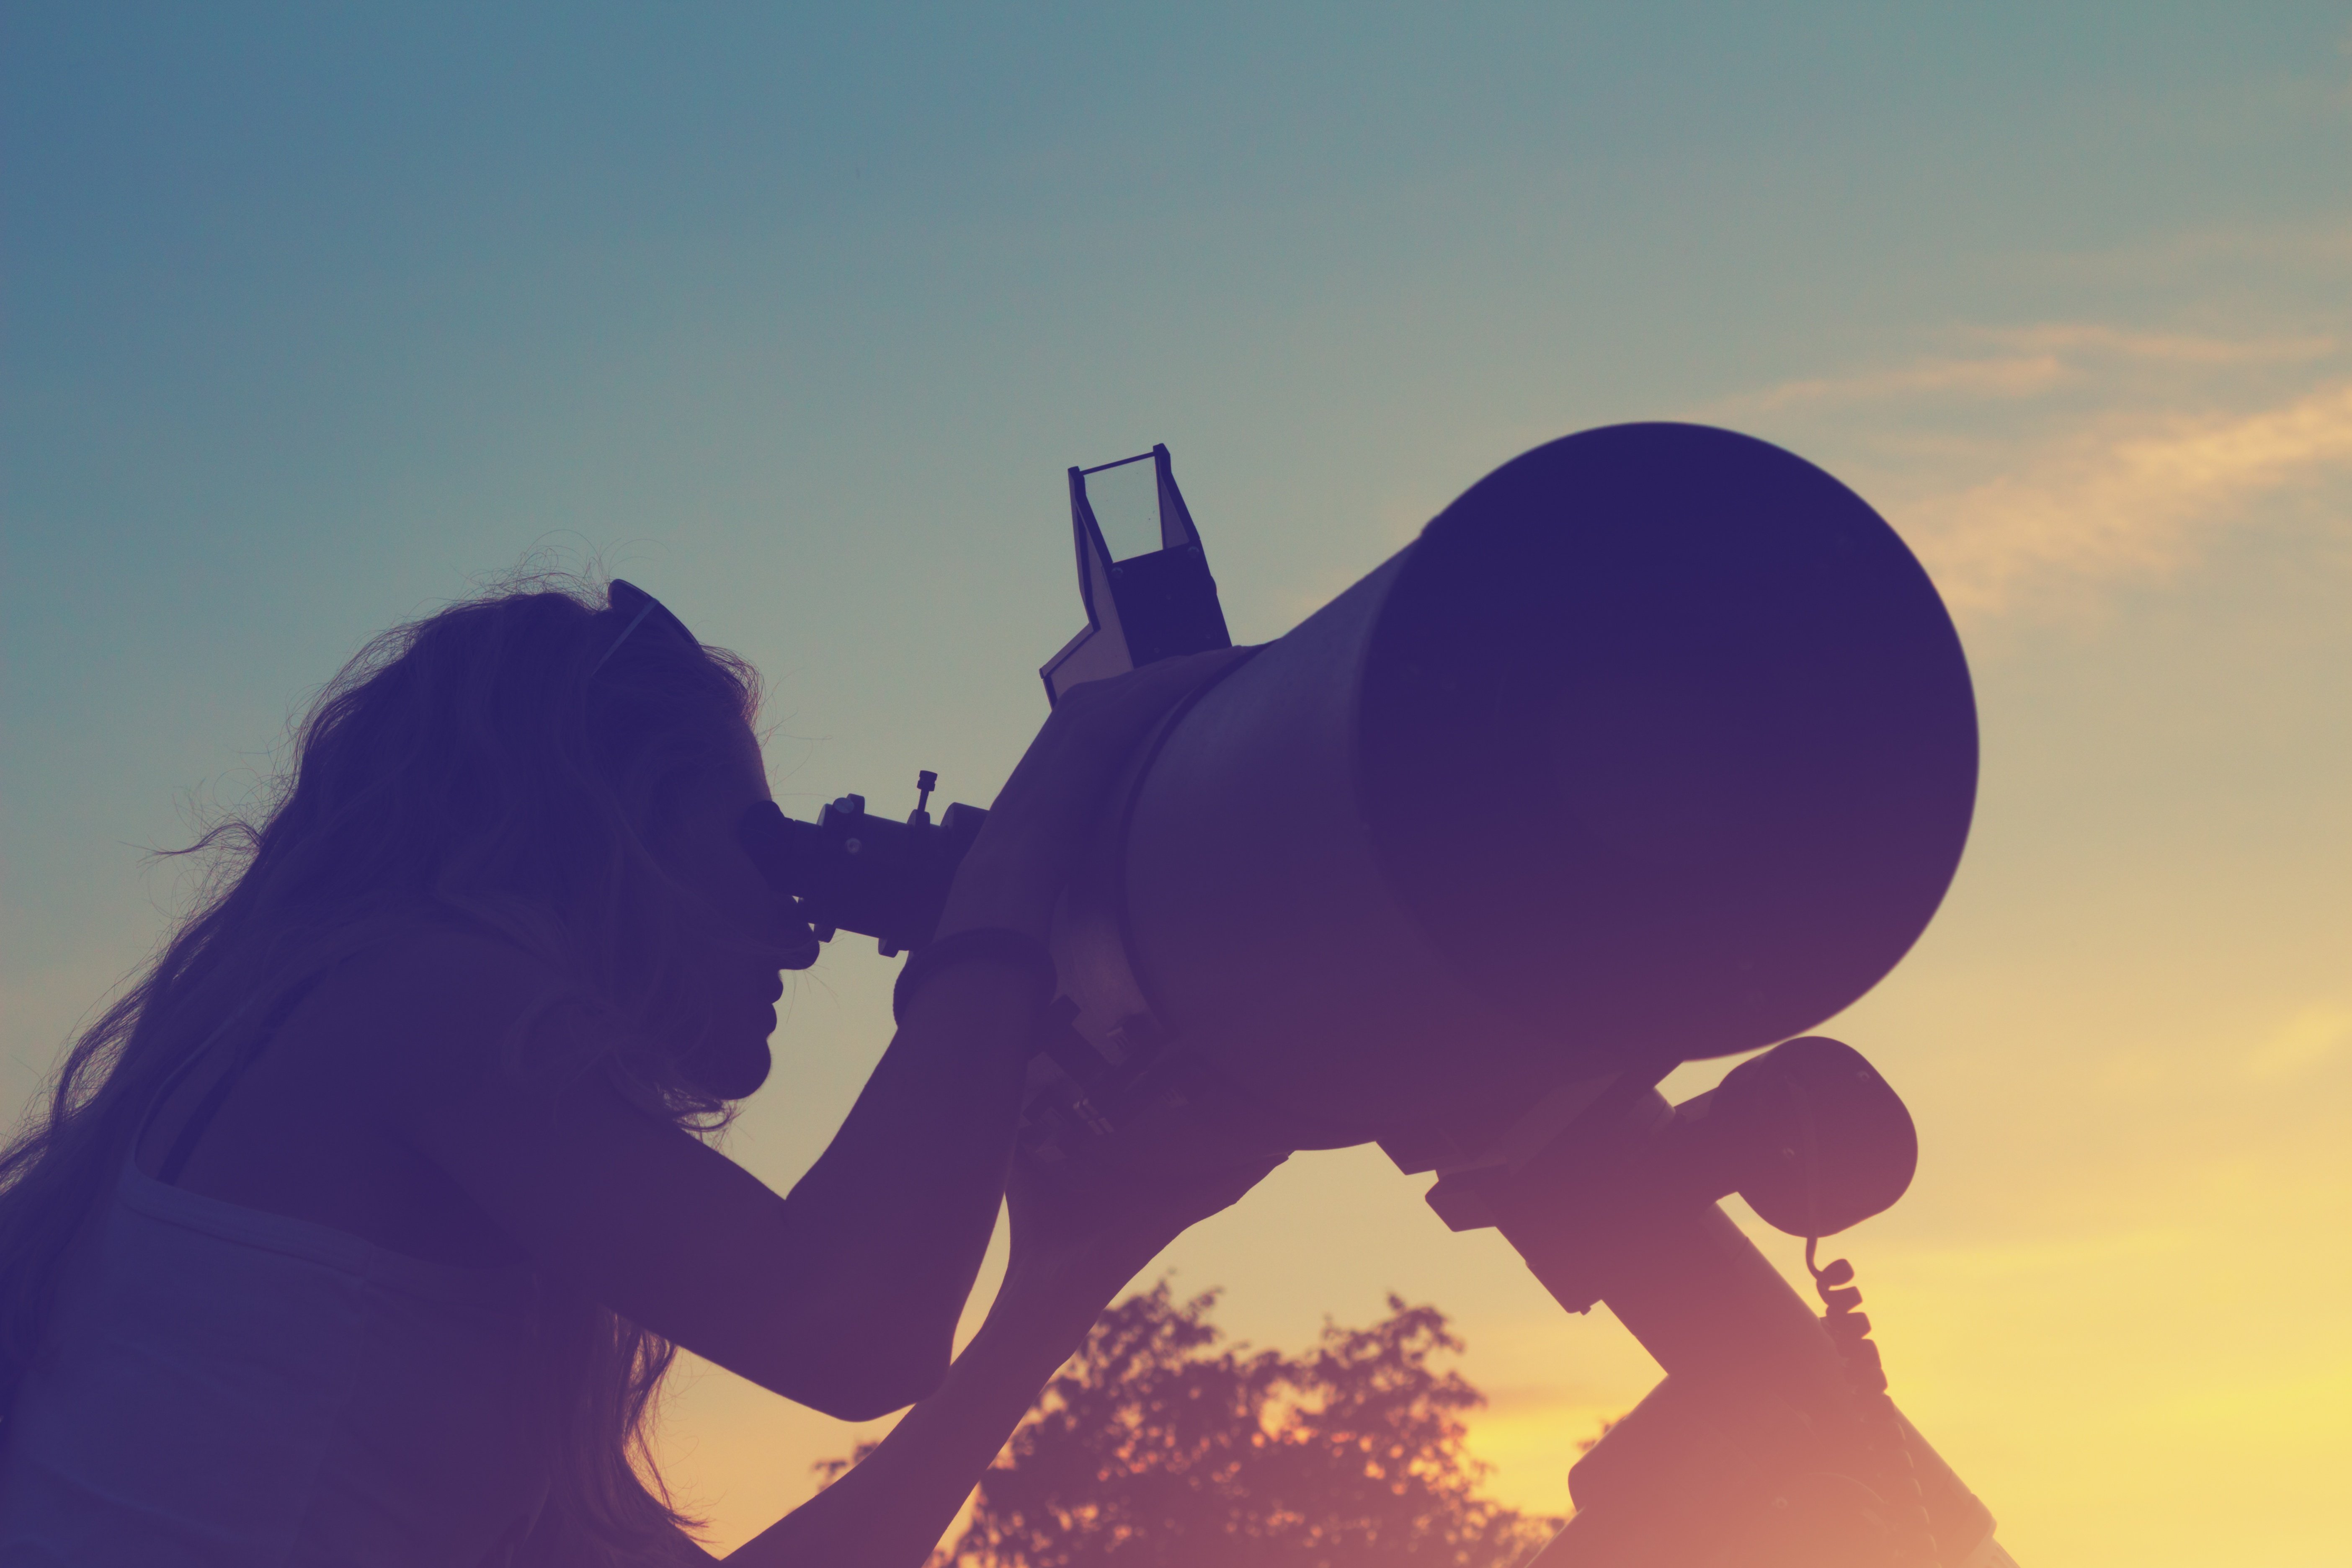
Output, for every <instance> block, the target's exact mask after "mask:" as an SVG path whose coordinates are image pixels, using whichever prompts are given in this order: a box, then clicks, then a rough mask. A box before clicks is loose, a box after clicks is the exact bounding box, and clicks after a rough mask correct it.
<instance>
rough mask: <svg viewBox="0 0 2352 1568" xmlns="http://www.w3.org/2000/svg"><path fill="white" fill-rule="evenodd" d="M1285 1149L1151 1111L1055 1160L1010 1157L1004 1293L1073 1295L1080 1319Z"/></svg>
mask: <svg viewBox="0 0 2352 1568" xmlns="http://www.w3.org/2000/svg"><path fill="white" fill-rule="evenodd" d="M1286 1158H1288V1155H1287V1154H1286V1153H1284V1152H1279V1151H1269V1150H1266V1149H1263V1148H1251V1147H1247V1146H1244V1145H1243V1144H1241V1143H1238V1142H1234V1140H1232V1139H1231V1138H1230V1137H1228V1136H1226V1135H1225V1134H1224V1133H1223V1131H1222V1130H1221V1129H1219V1128H1218V1127H1217V1126H1215V1125H1214V1124H1213V1123H1212V1122H1210V1121H1207V1120H1206V1119H1204V1118H1202V1116H1201V1115H1200V1114H1199V1113H1198V1112H1197V1111H1195V1110H1191V1109H1189V1108H1180V1107H1174V1106H1166V1105H1162V1106H1155V1107H1152V1108H1151V1109H1150V1110H1147V1111H1146V1112H1144V1113H1143V1115H1142V1116H1141V1117H1139V1119H1138V1120H1137V1121H1136V1122H1135V1124H1133V1125H1131V1126H1129V1127H1126V1128H1123V1129H1121V1130H1120V1131H1119V1132H1118V1134H1117V1135H1116V1136H1115V1137H1114V1138H1112V1139H1110V1140H1108V1142H1106V1143H1105V1144H1103V1145H1098V1146H1095V1147H1089V1148H1084V1149H1081V1150H1080V1152H1077V1153H1076V1154H1072V1155H1068V1156H1066V1157H1064V1158H1062V1159H1059V1160H1053V1161H1046V1160H1041V1159H1039V1158H1038V1157H1037V1156H1036V1155H1034V1154H1033V1153H1031V1152H1029V1151H1028V1150H1026V1149H1022V1150H1019V1151H1018V1152H1016V1153H1015V1155H1014V1157H1013V1173H1012V1177H1011V1179H1010V1180H1009V1181H1008V1182H1007V1183H1006V1184H1005V1197H1006V1201H1007V1203H1008V1205H1010V1207H1011V1209H1012V1217H1013V1256H1012V1258H1011V1260H1010V1264H1009V1266H1008V1268H1007V1272H1006V1282H1007V1285H1008V1286H1009V1287H1018V1288H1022V1289H1033V1290H1043V1291H1045V1292H1047V1293H1050V1294H1055V1295H1067V1296H1072V1297H1075V1298H1077V1300H1074V1301H1073V1303H1072V1304H1073V1305H1077V1306H1081V1307H1082V1308H1083V1309H1084V1310H1087V1312H1088V1313H1089V1314H1091V1312H1092V1311H1093V1310H1096V1309H1097V1308H1099V1307H1100V1306H1101V1304H1102V1303H1103V1302H1105V1301H1107V1300H1109V1299H1110V1298H1111V1297H1112V1296H1113V1295H1115V1294H1117V1292H1118V1289H1119V1288H1120V1287H1121V1286H1123V1285H1125V1284H1126V1283H1127V1282H1128V1281H1129V1279H1133V1278H1134V1277H1135V1276H1136V1275H1137V1274H1139V1273H1140V1272H1141V1271H1142V1270H1143V1269H1144V1268H1146V1267H1148V1266H1149V1265H1150V1262H1151V1260H1152V1258H1156V1257H1158V1256H1159V1254H1160V1250H1161V1249H1162V1248H1164V1247H1166V1246H1167V1245H1168V1244H1169V1243H1170V1242H1171V1241H1173V1240H1175V1239H1176V1237H1179V1236H1181V1235H1182V1234H1183V1233H1184V1231H1186V1230H1187V1229H1189V1228H1190V1227H1191V1226H1193V1225H1195V1224H1197V1223H1199V1222H1200V1221H1202V1220H1204V1219H1206V1218H1208V1217H1209V1216H1210V1215H1213V1214H1215V1213H1217V1212H1218V1211H1220V1210H1222V1209H1225V1208H1229V1207H1231V1206H1232V1205H1234V1204H1235V1203H1237V1202H1239V1201H1240V1199H1241V1197H1242V1195H1243V1194H1244V1193H1247V1192H1248V1191H1249V1190H1250V1189H1251V1188H1252V1187H1254V1186H1255V1185H1257V1184H1258V1183H1259V1182H1260V1181H1261V1180H1263V1179H1264V1178H1265V1175H1266V1173H1268V1172H1270V1171H1272V1170H1273V1169H1274V1168H1275V1167H1276V1165H1279V1164H1281V1163H1283V1161H1284V1160H1286Z"/></svg>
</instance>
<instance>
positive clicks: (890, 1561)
mask: <svg viewBox="0 0 2352 1568" xmlns="http://www.w3.org/2000/svg"><path fill="white" fill-rule="evenodd" d="M1178 1114H1179V1113H1172V1112H1170V1113H1164V1117H1165V1118H1167V1119H1173V1118H1174V1117H1175V1116H1177V1115H1178ZM1160 1133H1161V1137H1162V1139H1163V1140H1164V1138H1165V1134H1166V1129H1165V1128H1163V1129H1161V1130H1160ZM1134 1142H1143V1140H1135V1141H1134ZM1272 1164H1273V1163H1272V1162H1269V1161H1267V1160H1265V1159H1264V1158H1262V1157H1261V1158H1257V1159H1254V1160H1249V1161H1247V1162H1246V1163H1241V1164H1234V1165H1222V1166H1216V1167H1213V1168H1211V1169H1209V1170H1207V1171H1206V1172H1199V1171H1197V1170H1196V1171H1194V1172H1192V1173H1186V1174H1182V1175H1168V1174H1159V1175H1139V1174H1137V1173H1135V1172H1134V1171H1133V1170H1132V1169H1131V1168H1114V1167H1111V1166H1108V1164H1106V1163H1101V1162H1099V1161H1097V1160H1092V1159H1087V1160H1077V1161H1072V1162H1068V1163H1064V1164H1062V1165H1060V1166H1039V1165H1036V1164H1034V1163H1032V1162H1030V1161H1029V1160H1028V1159H1027V1158H1026V1157H1025V1156H1024V1158H1023V1160H1022V1161H1021V1162H1020V1164H1019V1166H1018V1168H1017V1169H1016V1172H1015V1176H1014V1180H1013V1185H1012V1190H1011V1194H1010V1196H1011V1200H1012V1205H1013V1258H1012V1261H1011V1264H1010V1266H1009V1267H1008V1268H1006V1270H1005V1276H1004V1284H1003V1289H1000V1290H999V1291H998V1292H997V1296H996V1300H995V1303H994V1304H993V1305H992V1307H991V1308H990V1310H989V1314H988V1321H986V1322H985V1323H983V1324H982V1327H981V1331H980V1332H979V1333H978V1334H977V1335H976V1336H974V1338H973V1339H972V1342H971V1344H970V1345H968V1346H967V1347H965V1350H964V1352H963V1354H962V1355H961V1356H959V1357H958V1358H956V1363H955V1365H954V1366H953V1367H952V1368H951V1369H950V1372H949V1373H948V1376H947V1381H946V1382H945V1383H944V1384H941V1386H940V1390H939V1392H938V1393H937V1394H933V1395H932V1396H931V1397H930V1398H929V1399H926V1400H924V1401H923V1402H922V1403H921V1404H919V1405H916V1406H915V1407H914V1408H913V1409H912V1410H909V1411H908V1413H907V1414H906V1415H905V1416H904V1417H903V1418H902V1419H901V1420H900V1421H899V1423H898V1426H895V1427H893V1428H892V1429H891V1431H890V1434H889V1436H887V1437H885V1438H884V1439H883V1440H882V1443H881V1445H880V1446H879V1447H877V1448H876V1449H875V1450H874V1452H873V1453H871V1454H869V1455H867V1456H866V1458H865V1459H863V1460H861V1461H860V1462H859V1463H858V1464H857V1465H856V1468H853V1469H851V1470H850V1471H849V1473H848V1474H847V1475H845V1476H843V1477H842V1478H841V1479H839V1480H837V1481H835V1482H834V1483H833V1485H831V1486H829V1487H827V1488H826V1489H824V1491H822V1492H819V1493H818V1494H817V1495H816V1496H815V1497H814V1498H813V1499H811V1500H809V1501H808V1502H806V1503H804V1504H803V1505H802V1506H801V1507H800V1508H799V1509H797V1510H793V1512H792V1513H791V1514H789V1515H787V1516H786V1517H785V1518H784V1519H783V1520H782V1521H779V1522H778V1523H777V1524H775V1525H774V1526H772V1528H770V1529H769V1530H767V1531H764V1532H762V1533H761V1535H759V1536H758V1537H756V1538H754V1539H753V1540H751V1542H747V1543H746V1544H745V1545H743V1546H742V1547H741V1548H740V1550H738V1551H736V1552H733V1553H731V1554H730V1556H729V1557H728V1558H727V1559H726V1561H727V1562H729V1563H736V1564H740V1565H742V1568H817V1565H820V1564H822V1565H824V1568H920V1565H921V1564H922V1563H924V1562H925V1561H926V1559H928V1558H929V1555H930V1552H931V1550H932V1548H933V1547H934V1546H936V1545H937V1544H938V1542H939V1539H940V1535H941V1534H942V1533H943V1532H945V1531H946V1530H947V1528H948V1527H949V1525H950V1523H952V1522H953V1521H954V1519H955V1515H956V1511H957V1510H959V1509H961V1507H962V1506H963V1502H964V1499H965V1498H966V1497H968V1496H970V1495H971V1489H972V1486H973V1484H974V1483H975V1482H976V1481H978V1480H979V1479H980V1478H981V1476H982V1472H984V1471H985V1470H986V1469H987V1468H988V1466H989V1464H990V1462H991V1461H992V1460H993V1459H994V1458H995V1457H996V1456H997V1454H998V1453H999V1452H1000V1451H1001V1450H1002V1449H1003V1447H1004V1443H1005V1440H1006V1439H1007V1438H1008V1437H1010V1436H1012V1434H1013V1429H1014V1427H1016V1426H1018V1425H1019V1424H1020V1421H1021V1418H1022V1416H1023V1415H1025V1414H1027V1412H1028V1410H1029V1408H1030V1405H1032V1404H1033V1403H1034V1401H1035V1399H1036V1397H1037V1394H1038V1391H1039V1390H1040V1389H1042V1388H1043V1387H1044V1386H1045V1383H1046V1381H1047V1380H1048V1379H1049V1378H1051V1377H1052V1376H1053V1375H1054V1373H1055V1369H1056V1368H1058V1367H1059V1366H1061V1364H1062V1363H1064V1362H1065V1361H1066V1360H1068V1359H1069V1357H1070V1356H1071V1355H1072V1354H1074V1353H1075V1352H1076V1351H1077V1349H1078V1347H1079V1346H1080V1345H1081V1344H1082V1343H1084V1342H1085V1340H1086V1336H1087V1330H1088V1329H1090V1328H1091V1327H1093V1325H1094V1321H1095V1319H1096V1317H1097V1314H1099V1313H1100V1311H1101V1310H1102V1308H1103V1307H1104V1306H1105V1305H1106V1304H1107V1303H1108V1301H1109V1300H1110V1299H1111V1298H1112V1297H1113V1296H1115V1295H1116V1294H1118V1290H1119V1289H1121V1288H1122V1287H1123V1286H1125V1285H1126V1283H1127V1282H1128V1281H1129V1279H1133V1278H1134V1277H1135V1275H1136V1274H1137V1273H1139V1271H1140V1270H1141V1269H1142V1268H1145V1267H1146V1266H1148V1265H1149V1264H1150V1260H1151V1258H1153V1257H1154V1256H1156V1255H1157V1254H1158V1252H1159V1251H1160V1248H1161V1247H1163V1246H1165V1245H1166V1244H1167V1243H1168V1242H1169V1241H1170V1240H1172V1239H1173V1238H1174V1237H1176V1236H1177V1235H1178V1234H1179V1233H1180V1232H1181V1231H1182V1230H1183V1229H1184V1227H1185V1226H1188V1225H1190V1224H1192V1222H1193V1221H1195V1220H1197V1219H1200V1218H1202V1217H1204V1216H1206V1215H1210V1214H1213V1213H1215V1212H1216V1211H1217V1210H1218V1209H1221V1208H1223V1207H1225V1206H1227V1205H1230V1204H1232V1203H1233V1202H1234V1201H1235V1200H1236V1199H1238V1198H1239V1197H1240V1196H1241V1195H1242V1194H1244V1192H1246V1191H1248V1190H1249V1188H1250V1187H1251V1186H1252V1185H1254V1184H1255V1183H1256V1182H1257V1181H1258V1179H1259V1178H1260V1177H1262V1176H1263V1175H1264V1174H1265V1173H1266V1172H1267V1171H1268V1170H1270V1169H1271V1168H1272Z"/></svg>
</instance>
